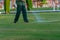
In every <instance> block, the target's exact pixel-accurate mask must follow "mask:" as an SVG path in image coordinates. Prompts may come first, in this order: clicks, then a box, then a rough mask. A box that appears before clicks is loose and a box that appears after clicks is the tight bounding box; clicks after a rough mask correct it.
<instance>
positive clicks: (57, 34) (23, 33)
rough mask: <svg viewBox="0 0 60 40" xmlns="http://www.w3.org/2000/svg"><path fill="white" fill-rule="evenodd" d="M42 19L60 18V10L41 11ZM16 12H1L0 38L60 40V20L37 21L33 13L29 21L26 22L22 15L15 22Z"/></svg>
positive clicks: (7, 39) (1, 39)
mask: <svg viewBox="0 0 60 40" xmlns="http://www.w3.org/2000/svg"><path fill="white" fill-rule="evenodd" d="M38 16H40V17H41V18H42V20H48V21H50V20H60V12H51V13H39V15H38ZM14 17H15V14H0V40H60V21H54V22H35V21H36V20H35V17H34V15H33V14H32V13H30V14H28V19H29V23H24V22H23V18H22V15H21V16H20V19H19V21H18V22H17V23H16V24H14V23H13V21H14Z"/></svg>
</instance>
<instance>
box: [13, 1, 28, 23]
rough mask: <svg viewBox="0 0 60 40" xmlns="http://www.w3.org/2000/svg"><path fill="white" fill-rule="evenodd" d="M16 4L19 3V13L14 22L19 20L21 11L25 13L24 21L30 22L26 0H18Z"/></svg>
mask: <svg viewBox="0 0 60 40" xmlns="http://www.w3.org/2000/svg"><path fill="white" fill-rule="evenodd" d="M16 4H17V13H16V16H15V19H14V23H16V22H17V21H18V19H19V16H20V14H21V11H22V14H23V20H24V22H26V23H28V19H27V12H26V7H25V0H16Z"/></svg>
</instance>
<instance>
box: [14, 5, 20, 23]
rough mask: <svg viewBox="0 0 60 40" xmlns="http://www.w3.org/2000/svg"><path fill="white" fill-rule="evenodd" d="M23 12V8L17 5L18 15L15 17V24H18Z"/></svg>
mask: <svg viewBox="0 0 60 40" xmlns="http://www.w3.org/2000/svg"><path fill="white" fill-rule="evenodd" d="M20 12H21V7H20V5H17V13H16V16H15V19H14V23H16V22H17V21H18V19H19V16H20V14H21V13H20Z"/></svg>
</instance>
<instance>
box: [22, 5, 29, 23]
mask: <svg viewBox="0 0 60 40" xmlns="http://www.w3.org/2000/svg"><path fill="white" fill-rule="evenodd" d="M22 14H23V19H24V22H28V19H27V12H26V8H25V6H24V5H23V6H22Z"/></svg>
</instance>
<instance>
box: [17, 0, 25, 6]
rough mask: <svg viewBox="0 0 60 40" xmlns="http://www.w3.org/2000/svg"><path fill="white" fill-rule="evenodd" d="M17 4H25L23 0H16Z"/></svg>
mask: <svg viewBox="0 0 60 40" xmlns="http://www.w3.org/2000/svg"><path fill="white" fill-rule="evenodd" d="M16 4H17V5H25V2H24V1H23V0H16Z"/></svg>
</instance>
